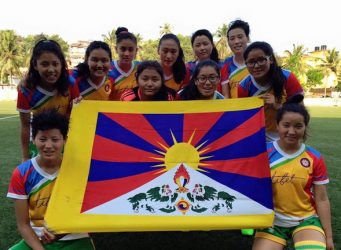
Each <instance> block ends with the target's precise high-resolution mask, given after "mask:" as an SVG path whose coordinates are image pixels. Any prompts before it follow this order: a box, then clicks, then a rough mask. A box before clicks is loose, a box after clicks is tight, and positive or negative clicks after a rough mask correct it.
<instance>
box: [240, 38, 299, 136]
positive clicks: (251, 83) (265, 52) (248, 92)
mask: <svg viewBox="0 0 341 250" xmlns="http://www.w3.org/2000/svg"><path fill="white" fill-rule="evenodd" d="M244 59H245V63H246V67H247V69H248V71H249V72H250V75H248V76H247V77H246V78H244V79H243V80H242V81H241V82H240V84H239V86H238V97H249V96H260V97H261V98H262V99H263V100H264V103H265V125H266V136H267V140H268V141H273V140H276V139H278V133H277V129H276V113H277V110H278V109H279V108H280V107H281V106H282V103H284V102H285V101H287V100H288V99H289V98H292V97H293V96H295V95H303V88H302V87H301V85H300V83H299V82H298V80H297V78H296V77H295V75H294V74H293V73H291V72H290V71H288V70H284V69H282V68H281V67H279V66H278V64H277V61H276V58H275V55H274V52H273V49H272V47H271V46H270V44H268V43H266V42H254V43H252V44H250V45H249V46H248V47H247V48H246V50H245V51H244Z"/></svg>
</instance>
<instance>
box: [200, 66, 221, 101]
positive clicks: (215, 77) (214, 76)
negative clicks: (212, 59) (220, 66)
mask: <svg viewBox="0 0 341 250" xmlns="http://www.w3.org/2000/svg"><path fill="white" fill-rule="evenodd" d="M219 81H220V78H219V74H218V72H216V70H215V68H214V67H212V66H204V67H202V68H201V70H200V72H199V74H198V76H197V78H196V80H195V85H196V86H197V88H198V91H199V94H200V97H201V98H200V99H212V98H213V96H214V92H215V91H216V89H217V85H218V83H219Z"/></svg>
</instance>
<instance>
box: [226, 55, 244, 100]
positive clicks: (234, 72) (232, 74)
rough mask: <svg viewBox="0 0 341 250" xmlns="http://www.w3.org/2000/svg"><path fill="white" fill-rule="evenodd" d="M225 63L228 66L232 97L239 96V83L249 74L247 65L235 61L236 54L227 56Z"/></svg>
mask: <svg viewBox="0 0 341 250" xmlns="http://www.w3.org/2000/svg"><path fill="white" fill-rule="evenodd" d="M224 64H225V67H226V68H227V75H228V85H229V89H230V98H238V85H239V83H240V82H241V81H242V80H243V79H244V78H245V77H247V76H248V75H249V71H248V69H247V67H246V65H238V64H237V63H236V62H235V59H234V56H231V57H227V58H226V59H225V61H224Z"/></svg>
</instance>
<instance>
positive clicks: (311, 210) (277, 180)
mask: <svg viewBox="0 0 341 250" xmlns="http://www.w3.org/2000/svg"><path fill="white" fill-rule="evenodd" d="M267 151H268V157H269V162H270V168H271V179H272V191H273V201H274V209H275V225H277V226H283V227H292V226H297V225H298V224H299V223H300V221H302V220H304V219H307V218H310V217H312V216H317V211H316V207H315V201H314V195H313V193H312V186H313V185H323V184H327V183H328V182H329V179H328V174H327V169H326V165H325V163H324V159H323V156H322V155H321V154H320V153H319V152H318V151H316V150H315V149H313V148H311V147H309V146H306V145H305V144H302V146H301V148H300V149H299V150H298V151H297V152H296V153H294V154H290V155H289V154H287V153H285V152H284V151H283V150H281V148H280V147H279V145H278V143H277V141H275V142H269V143H267Z"/></svg>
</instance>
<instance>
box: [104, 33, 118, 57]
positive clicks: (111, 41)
mask: <svg viewBox="0 0 341 250" xmlns="http://www.w3.org/2000/svg"><path fill="white" fill-rule="evenodd" d="M115 33H116V29H112V30H111V31H109V32H108V33H107V34H102V37H103V41H104V42H105V43H107V44H108V45H109V47H110V50H111V54H112V57H113V59H117V53H116V49H115V47H116V34H115Z"/></svg>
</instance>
